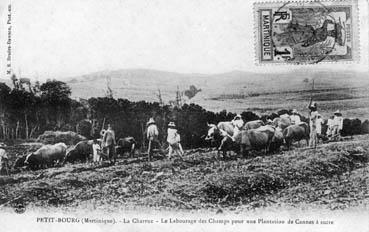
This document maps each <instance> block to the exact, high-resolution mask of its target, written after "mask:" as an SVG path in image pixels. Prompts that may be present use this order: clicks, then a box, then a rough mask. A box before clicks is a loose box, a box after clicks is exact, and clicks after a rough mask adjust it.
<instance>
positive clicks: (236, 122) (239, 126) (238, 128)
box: [231, 114, 245, 142]
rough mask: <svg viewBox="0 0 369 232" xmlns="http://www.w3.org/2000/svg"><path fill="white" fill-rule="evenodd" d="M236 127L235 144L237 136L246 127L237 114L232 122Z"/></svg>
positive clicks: (233, 138)
mask: <svg viewBox="0 0 369 232" xmlns="http://www.w3.org/2000/svg"><path fill="white" fill-rule="evenodd" d="M231 122H232V125H233V126H234V132H233V136H232V140H233V142H234V141H235V140H236V138H237V136H238V135H239V134H240V133H241V130H242V127H243V126H244V125H245V123H244V121H243V120H242V117H241V115H240V114H237V115H236V116H235V117H234V118H233V120H232V121H231Z"/></svg>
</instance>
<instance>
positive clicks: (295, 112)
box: [290, 109, 301, 125]
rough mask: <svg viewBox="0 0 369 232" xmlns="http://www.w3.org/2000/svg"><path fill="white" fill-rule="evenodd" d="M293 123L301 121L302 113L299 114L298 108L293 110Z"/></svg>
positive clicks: (291, 117) (296, 123)
mask: <svg viewBox="0 0 369 232" xmlns="http://www.w3.org/2000/svg"><path fill="white" fill-rule="evenodd" d="M290 119H291V124H293V125H298V124H300V123H301V119H300V115H298V112H297V110H296V109H293V110H292V115H291V116H290Z"/></svg>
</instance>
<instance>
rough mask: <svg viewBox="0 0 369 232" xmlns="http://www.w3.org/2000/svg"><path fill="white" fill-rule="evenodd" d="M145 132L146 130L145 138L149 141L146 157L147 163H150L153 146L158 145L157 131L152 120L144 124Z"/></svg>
mask: <svg viewBox="0 0 369 232" xmlns="http://www.w3.org/2000/svg"><path fill="white" fill-rule="evenodd" d="M146 126H147V130H146V138H147V140H148V141H149V145H148V149H147V155H148V161H151V156H152V151H153V148H154V145H156V146H157V145H159V130H158V127H157V126H156V123H155V120H154V118H150V119H149V121H148V122H147V123H146Z"/></svg>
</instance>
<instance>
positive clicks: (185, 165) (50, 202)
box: [0, 135, 369, 213]
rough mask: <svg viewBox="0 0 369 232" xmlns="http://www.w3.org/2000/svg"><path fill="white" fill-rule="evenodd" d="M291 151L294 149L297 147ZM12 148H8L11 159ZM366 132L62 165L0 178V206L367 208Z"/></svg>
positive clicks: (108, 209)
mask: <svg viewBox="0 0 369 232" xmlns="http://www.w3.org/2000/svg"><path fill="white" fill-rule="evenodd" d="M296 146H297V144H296ZM19 151H20V150H19V146H18V147H13V149H11V150H10V156H11V160H14V158H15V157H14V156H15V153H16V152H19ZM368 162H369V135H360V136H355V137H352V138H351V137H348V138H344V140H343V141H341V142H332V143H328V144H321V145H320V146H319V147H318V148H317V149H316V150H313V149H307V148H305V147H304V146H301V147H295V148H294V149H293V150H291V151H281V152H278V153H275V154H268V155H264V153H260V152H252V153H250V154H249V157H247V158H242V157H238V156H237V155H236V154H233V156H232V158H231V159H228V160H224V159H217V156H216V152H215V151H213V150H212V149H198V150H188V151H186V155H185V157H184V159H183V160H182V159H179V158H177V159H174V160H167V159H163V157H156V160H155V161H154V162H146V161H145V160H144V158H143V157H136V158H130V159H119V160H118V163H117V164H116V165H114V166H109V165H107V164H103V165H100V166H94V165H92V164H74V165H72V164H68V165H66V166H63V167H54V168H49V169H43V170H37V171H27V170H25V171H21V172H19V173H14V174H12V175H11V176H2V177H0V186H1V187H0V207H1V208H8V209H11V208H15V209H16V210H23V209H25V210H32V209H39V208H42V209H46V210H47V209H55V208H58V209H60V210H62V211H66V212H68V211H78V210H80V209H84V210H101V211H104V212H115V211H118V210H122V209H123V210H149V211H172V210H176V211H177V212H197V211H205V212H214V213H222V212H234V213H240V212H245V211H249V210H254V209H263V210H264V209H265V210H269V209H272V208H274V209H275V208H283V209H327V210H340V209H363V210H368V209H369V190H368V186H369V166H368Z"/></svg>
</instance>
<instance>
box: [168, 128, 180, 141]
mask: <svg viewBox="0 0 369 232" xmlns="http://www.w3.org/2000/svg"><path fill="white" fill-rule="evenodd" d="M167 132H168V137H167V142H168V143H169V144H175V143H178V142H180V141H181V138H180V136H179V134H178V133H177V129H174V128H168V131H167Z"/></svg>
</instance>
